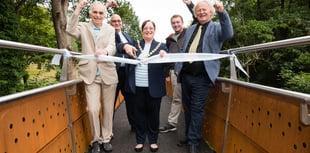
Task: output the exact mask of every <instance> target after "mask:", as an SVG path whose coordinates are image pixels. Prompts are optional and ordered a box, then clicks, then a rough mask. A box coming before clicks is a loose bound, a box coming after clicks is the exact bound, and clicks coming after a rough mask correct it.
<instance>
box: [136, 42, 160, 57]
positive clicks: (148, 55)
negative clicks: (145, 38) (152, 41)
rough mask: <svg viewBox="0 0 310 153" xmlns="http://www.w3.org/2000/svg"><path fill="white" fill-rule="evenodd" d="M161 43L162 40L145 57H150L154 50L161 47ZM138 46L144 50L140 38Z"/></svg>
mask: <svg viewBox="0 0 310 153" xmlns="http://www.w3.org/2000/svg"><path fill="white" fill-rule="evenodd" d="M160 45H161V42H160V43H158V44H157V46H156V47H155V48H154V49H153V50H152V51H150V52H149V53H148V54H147V55H146V56H145V57H146V58H149V57H150V56H151V55H152V54H154V52H155V51H156V50H157V49H158V48H159V47H160ZM138 47H139V50H140V51H141V52H142V51H143V49H142V47H141V45H140V41H139V40H138Z"/></svg>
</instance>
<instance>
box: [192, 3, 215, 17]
mask: <svg viewBox="0 0 310 153" xmlns="http://www.w3.org/2000/svg"><path fill="white" fill-rule="evenodd" d="M201 3H206V4H207V7H208V9H209V10H210V11H211V13H212V17H214V15H215V8H214V6H213V5H214V3H215V2H214V0H200V1H199V2H198V3H197V4H196V5H195V6H194V8H193V10H194V11H193V12H194V15H195V17H197V14H196V7H197V5H198V4H201Z"/></svg>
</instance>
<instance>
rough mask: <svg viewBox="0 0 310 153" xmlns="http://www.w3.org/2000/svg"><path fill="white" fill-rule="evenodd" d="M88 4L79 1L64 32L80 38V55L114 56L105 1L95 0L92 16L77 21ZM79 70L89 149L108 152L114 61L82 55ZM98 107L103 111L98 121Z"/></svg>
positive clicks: (110, 145)
mask: <svg viewBox="0 0 310 153" xmlns="http://www.w3.org/2000/svg"><path fill="white" fill-rule="evenodd" d="M87 5H88V2H87V1H86V0H80V1H79V4H78V6H77V7H76V9H75V10H74V12H73V14H72V16H71V19H70V21H69V23H68V27H67V32H68V33H69V35H71V36H73V37H75V38H77V39H79V40H80V41H81V47H82V54H83V55H95V56H96V57H98V56H114V54H115V30H114V28H113V27H112V26H110V25H109V24H106V23H103V20H104V19H105V16H106V13H107V11H106V7H105V5H104V4H103V3H102V2H99V1H95V2H94V3H93V4H92V5H91V6H90V10H89V15H90V18H91V20H90V21H89V22H79V14H80V11H81V10H82V9H83V8H84V7H85V6H87ZM79 74H80V77H81V79H83V81H84V84H85V93H86V101H87V112H88V117H89V121H90V128H91V133H92V136H93V139H92V141H91V143H90V144H91V152H92V153H101V152H102V150H103V151H105V152H111V151H112V144H111V136H112V135H113V133H112V120H113V111H114V100H115V90H116V85H117V82H118V79H117V73H116V68H115V64H114V62H98V61H96V60H89V59H81V60H80V61H79ZM101 97H102V101H101ZM101 108H102V109H103V110H102V111H103V114H102V120H101V121H100V118H99V114H100V110H101Z"/></svg>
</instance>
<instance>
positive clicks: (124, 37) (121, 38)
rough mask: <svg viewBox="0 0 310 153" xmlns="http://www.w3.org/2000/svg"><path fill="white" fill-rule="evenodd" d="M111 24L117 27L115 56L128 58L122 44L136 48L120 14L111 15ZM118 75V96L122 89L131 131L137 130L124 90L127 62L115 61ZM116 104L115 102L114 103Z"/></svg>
mask: <svg viewBox="0 0 310 153" xmlns="http://www.w3.org/2000/svg"><path fill="white" fill-rule="evenodd" d="M110 25H111V26H112V27H114V29H115V44H116V53H115V56H117V57H121V58H128V55H127V54H126V53H125V51H124V50H123V45H122V44H127V47H132V49H134V50H136V49H135V47H133V46H132V44H133V40H132V38H131V37H130V36H129V35H128V34H127V33H125V32H123V31H122V27H123V22H122V19H121V17H120V16H119V15H118V14H113V15H112V16H111V20H110ZM115 64H116V69H117V75H118V84H117V88H116V98H115V102H116V99H117V95H118V93H119V91H121V93H122V95H123V96H124V100H125V104H126V111H127V118H128V122H129V125H130V127H131V131H135V124H134V117H133V104H132V103H131V101H130V97H129V96H128V95H127V93H126V92H125V90H124V85H125V80H126V74H125V63H118V62H117V63H115ZM114 105H115V104H114Z"/></svg>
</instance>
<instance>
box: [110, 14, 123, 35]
mask: <svg viewBox="0 0 310 153" xmlns="http://www.w3.org/2000/svg"><path fill="white" fill-rule="evenodd" d="M110 25H111V26H112V27H114V29H115V31H116V32H120V31H121V30H122V26H123V22H122V18H121V17H120V16H119V15H118V14H113V15H112V16H111V20H110Z"/></svg>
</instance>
